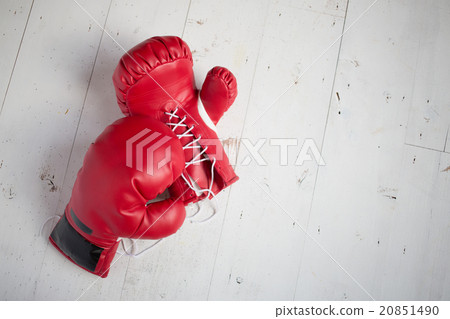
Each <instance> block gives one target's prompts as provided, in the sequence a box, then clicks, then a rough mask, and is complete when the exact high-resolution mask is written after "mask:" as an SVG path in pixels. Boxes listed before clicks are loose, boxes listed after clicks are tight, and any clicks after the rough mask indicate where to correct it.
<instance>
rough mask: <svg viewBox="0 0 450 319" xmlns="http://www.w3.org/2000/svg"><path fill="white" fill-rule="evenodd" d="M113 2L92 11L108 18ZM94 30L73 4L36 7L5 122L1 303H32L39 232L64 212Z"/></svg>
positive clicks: (42, 241)
mask: <svg viewBox="0 0 450 319" xmlns="http://www.w3.org/2000/svg"><path fill="white" fill-rule="evenodd" d="M108 4H109V3H108V2H107V1H101V2H96V3H95V4H92V5H88V6H87V7H88V8H89V9H90V10H91V11H92V12H94V14H95V15H96V16H98V17H99V19H103V20H104V19H105V16H106V9H107V8H108ZM90 26H91V22H90V21H89V19H88V18H87V17H86V15H85V14H84V13H83V12H81V11H80V9H79V8H78V7H77V6H76V5H75V3H73V2H61V1H35V2H34V5H33V10H32V12H31V16H30V18H29V22H28V27H27V30H26V33H25V36H24V39H23V43H22V46H21V50H20V53H19V56H18V59H17V64H16V68H15V71H14V74H13V76H12V79H11V84H10V87H9V91H8V95H7V96H6V101H5V105H4V108H3V111H2V114H1V117H0V137H1V144H0V147H1V151H0V154H1V158H0V163H2V164H1V169H0V183H1V185H0V187H1V190H2V196H0V206H1V209H0V210H1V211H2V214H3V221H2V223H1V225H0V229H1V231H0V234H1V235H0V239H1V244H0V245H1V249H0V250H1V251H2V255H3V257H2V263H1V265H0V269H1V271H0V276H1V280H0V281H1V282H2V288H1V297H0V298H2V299H33V298H34V294H35V289H36V285H37V280H38V276H39V273H40V270H41V266H42V260H43V257H44V252H45V250H46V248H47V245H48V240H47V238H42V237H40V236H39V228H40V226H41V224H42V222H43V221H44V220H45V219H46V218H47V217H48V216H51V215H52V214H55V213H59V212H60V211H57V210H56V209H57V204H58V199H59V196H60V191H61V185H62V183H63V179H64V174H65V171H66V167H67V161H68V155H69V153H70V149H71V147H72V141H73V137H74V133H75V130H76V127H77V124H78V118H79V115H80V110H81V108H82V105H83V100H84V97H85V94H86V90H87V86H88V81H89V78H90V74H91V71H92V67H93V61H94V59H95V56H96V52H97V47H98V44H99V40H100V35H101V32H99V31H98V30H95V29H92V30H91V28H90ZM60 258H61V259H59V261H60V262H61V261H62V260H63V257H60ZM63 282H64V281H61V283H63ZM49 289H50V288H49Z"/></svg>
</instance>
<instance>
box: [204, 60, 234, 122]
mask: <svg viewBox="0 0 450 319" xmlns="http://www.w3.org/2000/svg"><path fill="white" fill-rule="evenodd" d="M237 93H238V92H237V82H236V78H235V77H234V75H233V73H231V72H230V71H229V70H228V69H226V68H224V67H220V66H216V67H214V68H212V69H211V70H210V71H209V72H208V74H207V75H206V79H205V81H204V82H203V86H202V89H201V91H200V98H201V99H202V102H203V106H204V107H205V110H206V112H207V113H208V115H209V117H210V118H211V120H212V121H213V123H214V125H216V124H217V122H219V120H220V119H221V117H222V116H223V114H224V113H225V112H226V111H227V110H228V109H229V108H230V106H231V104H233V102H234V100H235V99H236V96H237Z"/></svg>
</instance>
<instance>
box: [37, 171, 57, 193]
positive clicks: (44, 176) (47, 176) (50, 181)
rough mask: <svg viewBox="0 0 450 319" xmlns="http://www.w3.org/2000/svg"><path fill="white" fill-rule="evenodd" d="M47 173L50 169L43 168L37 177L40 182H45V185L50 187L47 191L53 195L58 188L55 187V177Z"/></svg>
mask: <svg viewBox="0 0 450 319" xmlns="http://www.w3.org/2000/svg"><path fill="white" fill-rule="evenodd" d="M49 171H50V169H49V168H48V167H46V168H43V169H42V172H41V175H39V178H40V179H41V181H47V184H48V185H49V186H50V189H49V191H50V192H51V193H53V192H56V191H57V190H58V186H56V184H55V182H54V179H55V175H54V174H51V173H50V172H49Z"/></svg>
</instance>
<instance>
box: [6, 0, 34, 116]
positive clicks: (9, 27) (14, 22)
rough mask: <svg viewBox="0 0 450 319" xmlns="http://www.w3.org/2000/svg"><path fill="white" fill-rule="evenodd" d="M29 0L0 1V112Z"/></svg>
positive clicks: (23, 27)
mask: <svg viewBox="0 0 450 319" xmlns="http://www.w3.org/2000/svg"><path fill="white" fill-rule="evenodd" d="M31 3H32V1H31V0H20V1H14V0H7V1H2V2H1V3H0V12H2V13H3V14H2V19H1V21H0V30H1V33H0V47H1V48H2V59H1V60H0V69H1V70H2V72H1V74H0V97H1V99H0V101H1V103H2V104H1V105H0V114H1V109H2V106H3V101H4V98H5V94H6V90H7V87H8V83H9V80H10V79H11V74H12V71H13V68H14V64H15V61H16V57H17V54H18V52H19V48H20V42H21V40H22V36H23V34H24V32H25V27H26V24H27V20H28V15H29V13H30V10H31Z"/></svg>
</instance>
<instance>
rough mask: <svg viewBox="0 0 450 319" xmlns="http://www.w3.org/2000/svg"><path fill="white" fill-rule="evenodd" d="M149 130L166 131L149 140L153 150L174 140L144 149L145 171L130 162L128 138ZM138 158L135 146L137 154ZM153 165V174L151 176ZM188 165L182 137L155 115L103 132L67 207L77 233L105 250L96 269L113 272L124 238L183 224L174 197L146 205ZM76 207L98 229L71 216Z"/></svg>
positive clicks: (152, 235)
mask: <svg viewBox="0 0 450 319" xmlns="http://www.w3.org/2000/svg"><path fill="white" fill-rule="evenodd" d="M144 129H149V130H151V131H152V132H158V133H160V138H159V139H158V138H157V139H155V140H153V141H151V142H150V143H148V144H146V147H147V148H152V149H153V145H154V144H156V143H157V142H158V141H159V140H160V139H162V138H163V137H165V136H168V137H170V139H169V140H168V141H167V142H165V143H164V144H163V145H162V146H160V147H156V146H157V145H156V146H154V149H153V152H151V153H147V152H143V155H142V156H144V158H143V169H142V171H139V170H137V169H136V166H135V165H133V167H128V166H127V154H126V149H127V148H126V142H127V140H129V139H130V138H132V137H134V136H136V134H138V133H140V132H141V131H142V130H144ZM144 138H145V136H144V137H142V138H141V139H138V140H137V141H136V142H137V143H138V142H140V141H142V140H143V139H144ZM168 147H169V150H170V161H169V162H167V164H165V165H163V166H162V167H159V168H158V164H160V163H161V160H164V159H165V158H166V154H167V153H166V149H167V148H168ZM147 155H148V157H147ZM138 156H139V154H137V151H136V149H135V148H134V149H133V158H134V159H136V158H137V157H138ZM133 163H135V161H133ZM150 165H152V167H153V173H152V175H149V174H147V167H149V166H150ZM183 168H184V153H183V149H182V148H181V145H180V143H179V140H178V139H177V137H176V136H175V135H174V133H173V132H172V131H171V130H170V129H169V128H168V127H167V126H165V125H164V124H163V123H161V122H160V121H157V120H155V119H152V118H150V117H141V116H135V117H126V118H123V119H120V120H118V121H116V122H114V123H113V124H111V125H110V126H108V127H107V128H106V129H105V130H104V131H103V132H102V133H101V134H100V135H99V136H98V138H97V139H96V141H95V143H93V144H92V145H91V146H90V148H89V149H88V151H87V153H86V155H85V158H84V162H83V167H82V168H81V169H80V170H79V172H78V175H77V179H76V181H75V184H74V187H73V190H72V196H71V198H70V201H69V203H68V204H67V207H66V211H65V215H66V217H67V220H68V222H69V223H70V225H71V226H72V227H73V228H74V229H75V230H76V231H77V232H79V233H80V234H82V236H83V237H84V238H86V239H87V240H88V241H89V242H91V243H93V244H95V245H97V246H99V247H102V248H104V249H105V252H104V253H102V256H101V257H100V260H99V262H98V265H97V268H96V271H95V272H94V273H96V274H97V275H101V276H106V275H107V272H106V273H105V270H107V269H108V267H109V264H110V262H111V260H112V258H113V257H114V254H115V250H116V248H117V240H118V237H128V238H140V239H158V238H163V237H166V236H169V235H171V234H173V233H175V232H176V231H177V230H178V229H179V228H180V227H181V225H182V224H183V221H184V219H185V217H186V212H185V208H184V204H183V202H182V201H178V202H173V200H171V199H168V200H164V201H161V202H156V203H151V204H150V205H148V206H146V204H147V202H148V201H149V200H151V199H154V198H155V197H156V196H157V195H159V194H161V193H162V192H164V191H165V190H166V189H167V188H168V187H169V186H170V185H171V184H172V183H173V182H174V181H175V180H176V179H177V178H178V177H179V176H180V174H181V172H182V170H183ZM71 209H72V210H73V211H74V213H75V215H76V216H77V217H78V219H79V220H80V221H81V222H82V223H83V224H84V225H86V226H87V227H88V228H90V229H91V230H92V233H91V234H87V233H85V232H83V230H82V229H80V228H79V227H78V226H77V224H76V223H75V222H74V220H73V219H72V217H71V214H69V211H70V210H71ZM52 243H53V242H52ZM53 244H54V243H53ZM58 249H59V248H58ZM112 250H113V251H112ZM66 257H67V256H66Z"/></svg>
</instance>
